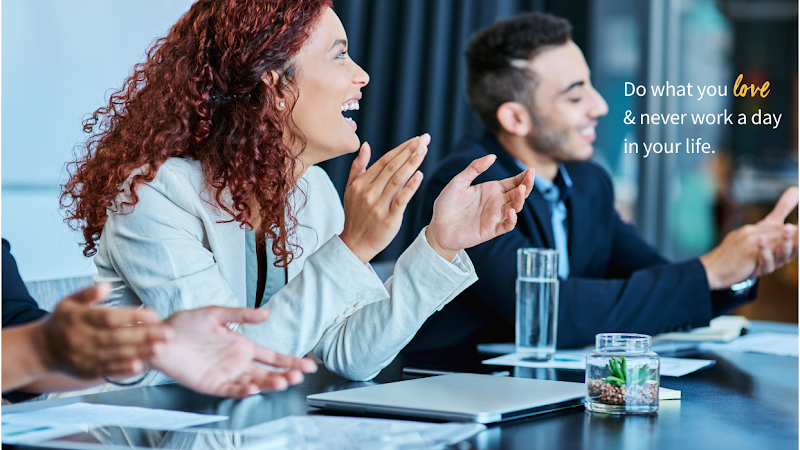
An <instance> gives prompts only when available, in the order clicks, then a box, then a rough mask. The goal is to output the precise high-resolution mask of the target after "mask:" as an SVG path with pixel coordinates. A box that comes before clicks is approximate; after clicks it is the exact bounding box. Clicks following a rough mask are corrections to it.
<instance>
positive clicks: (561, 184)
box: [514, 159, 572, 202]
mask: <svg viewBox="0 0 800 450" xmlns="http://www.w3.org/2000/svg"><path fill="white" fill-rule="evenodd" d="M514 162H516V163H517V166H519V167H520V168H521V169H522V170H525V169H527V168H528V166H526V165H525V164H523V163H522V162H521V161H519V160H517V159H514ZM533 185H534V186H535V187H536V189H538V190H539V192H540V193H541V194H542V195H543V196H544V197H545V198H546V199H548V200H549V198H548V195H547V191H550V190H551V189H552V188H554V187H555V188H556V191H557V192H558V197H557V198H556V199H555V200H557V201H558V202H564V201H566V200H567V199H568V198H569V197H570V196H571V195H572V178H570V177H569V174H568V173H567V168H566V167H564V164H561V163H559V164H558V173H556V178H555V179H554V180H553V181H550V180H548V179H547V178H544V177H536V180H535V181H534V182H533Z"/></svg>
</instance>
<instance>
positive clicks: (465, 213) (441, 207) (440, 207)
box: [426, 155, 534, 261]
mask: <svg viewBox="0 0 800 450" xmlns="http://www.w3.org/2000/svg"><path fill="white" fill-rule="evenodd" d="M495 159H496V156H494V155H488V156H484V157H483V158H480V159H476V160H475V161H473V162H472V163H471V164H470V165H469V167H467V168H466V169H465V170H464V171H463V172H461V173H460V174H458V175H456V176H455V177H454V178H453V179H452V180H451V181H450V183H448V184H447V186H445V188H444V190H442V193H441V194H439V197H437V198H436V202H435V203H434V204H433V218H432V219H431V223H430V225H429V226H428V229H427V231H426V233H427V234H426V237H427V239H428V243H429V244H430V246H431V247H432V248H433V249H434V250H436V252H437V253H438V254H439V255H440V256H442V258H444V259H446V260H447V261H451V260H452V259H453V258H455V255H456V253H457V252H458V251H459V250H461V249H464V248H470V247H474V246H476V245H478V244H480V243H483V242H486V241H488V240H489V239H492V238H494V237H496V236H500V235H501V234H503V233H507V232H509V231H511V230H513V229H514V226H515V225H516V223H517V213H518V212H520V211H522V206H523V205H524V204H525V199H526V198H528V195H530V193H531V190H532V189H533V181H534V171H533V169H527V170H525V171H524V172H522V173H520V174H519V175H517V176H515V177H512V178H506V179H505V180H500V181H487V182H486V183H481V184H478V185H475V186H471V183H472V182H473V181H474V180H475V178H477V177H478V175H480V174H482V173H483V172H485V171H486V170H487V169H488V168H489V167H491V165H492V164H493V163H494V161H495Z"/></svg>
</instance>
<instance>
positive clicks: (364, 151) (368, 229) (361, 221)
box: [339, 134, 431, 263]
mask: <svg viewBox="0 0 800 450" xmlns="http://www.w3.org/2000/svg"><path fill="white" fill-rule="evenodd" d="M430 142H431V137H430V135H428V134H423V135H422V136H419V137H415V138H412V139H409V140H408V141H406V142H404V143H403V144H401V145H400V146H398V147H397V148H395V149H394V150H392V151H390V152H389V153H387V154H385V155H383V156H382V157H381V158H380V159H378V160H377V161H376V162H375V163H374V164H373V165H372V166H370V167H369V168H367V165H368V164H369V157H370V146H369V144H367V143H364V144H363V145H362V146H361V150H360V152H359V154H358V156H357V157H356V159H355V160H354V161H353V164H352V166H351V168H350V177H349V179H348V181H347V187H346V188H345V192H344V216H345V220H344V230H343V231H342V234H341V235H340V236H339V237H340V238H341V239H342V241H343V242H344V243H345V244H346V245H347V247H348V248H350V250H351V251H352V252H353V253H354V254H355V255H356V256H357V257H358V258H359V259H360V260H361V261H362V262H364V263H367V262H369V261H370V260H371V259H372V258H373V257H375V255H377V254H378V253H380V251H381V250H383V249H384V248H386V247H387V246H388V245H389V243H391V242H392V239H394V237H395V236H396V235H397V232H398V231H400V225H402V223H403V213H404V212H405V210H406V206H408V202H409V201H410V200H411V197H413V196H414V193H416V192H417V189H419V186H420V184H421V183H422V172H419V171H418V170H417V169H418V168H419V166H420V164H422V161H423V160H424V159H425V154H426V153H427V151H428V144H430Z"/></svg>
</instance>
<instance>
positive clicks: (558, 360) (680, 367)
mask: <svg viewBox="0 0 800 450" xmlns="http://www.w3.org/2000/svg"><path fill="white" fill-rule="evenodd" d="M579 353H580V352H556V355H555V357H554V358H553V360H552V361H548V362H530V361H522V360H520V359H519V358H517V355H516V354H515V353H509V354H508V355H503V356H498V357H497V358H492V359H487V360H486V361H484V362H483V363H484V364H490V365H495V366H518V367H534V368H544V369H574V370H586V355H587V354H588V352H587V353H584V354H583V357H580V356H579ZM714 363H715V361H713V360H709V359H687V358H661V368H660V373H661V376H664V377H682V376H684V375H686V374H690V373H692V372H695V371H697V370H700V369H702V368H703V367H707V366H710V365H712V364H714Z"/></svg>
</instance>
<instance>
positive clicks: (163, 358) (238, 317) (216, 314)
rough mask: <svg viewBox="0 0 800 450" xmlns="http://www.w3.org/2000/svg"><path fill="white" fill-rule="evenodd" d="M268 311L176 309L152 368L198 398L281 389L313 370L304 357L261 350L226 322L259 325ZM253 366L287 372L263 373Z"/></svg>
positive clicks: (155, 353) (260, 369)
mask: <svg viewBox="0 0 800 450" xmlns="http://www.w3.org/2000/svg"><path fill="white" fill-rule="evenodd" d="M268 317H269V311H267V310H263V309H249V308H225V307H220V306H210V307H206V308H200V309H195V310H189V311H180V312H177V313H175V314H173V315H171V316H170V317H169V318H168V319H166V320H165V321H164V323H165V324H167V325H169V326H170V327H171V328H172V330H173V331H174V334H173V337H172V339H170V340H169V342H167V343H163V344H162V343H159V344H156V346H155V348H154V356H153V358H152V359H151V360H150V362H151V364H152V365H153V366H154V367H155V368H157V369H159V370H161V371H162V372H164V373H165V374H166V375H168V376H169V377H171V378H173V379H174V380H175V381H177V382H179V383H181V384H183V385H184V386H186V387H189V388H191V389H194V390H195V391H198V392H200V393H203V394H208V395H216V396H220V397H246V396H248V395H252V394H255V393H257V392H260V391H264V390H283V389H286V387H288V386H289V385H291V384H297V383H300V382H301V381H303V372H305V373H311V372H315V371H316V368H317V366H316V364H315V363H314V362H313V361H311V360H310V359H308V358H295V357H292V356H286V355H282V354H280V353H277V352H274V351H272V350H269V349H267V348H264V347H261V346H260V345H258V344H256V343H255V342H253V341H251V340H250V339H248V338H247V337H245V336H242V335H241V334H239V333H236V332H234V331H231V330H230V329H229V328H228V327H227V326H226V324H228V323H260V322H263V321H265V320H267V318H268ZM256 363H262V364H267V365H269V366H272V367H276V368H282V369H288V370H287V371H286V372H276V371H272V370H268V369H266V368H264V367H262V366H260V365H258V364H256Z"/></svg>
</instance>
